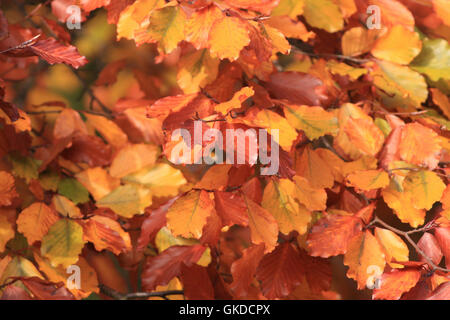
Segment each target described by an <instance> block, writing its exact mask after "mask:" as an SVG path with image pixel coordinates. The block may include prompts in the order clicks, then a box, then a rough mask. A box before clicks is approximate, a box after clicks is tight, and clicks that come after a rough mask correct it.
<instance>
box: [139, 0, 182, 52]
mask: <svg viewBox="0 0 450 320" xmlns="http://www.w3.org/2000/svg"><path fill="white" fill-rule="evenodd" d="M185 25H186V14H185V13H184V11H183V9H181V8H180V7H179V6H167V7H164V8H159V9H156V10H153V12H152V13H151V14H150V18H149V20H148V26H146V28H145V30H144V31H142V32H141V31H140V32H139V35H138V34H137V33H135V37H136V43H137V44H138V45H140V44H142V43H145V42H151V43H154V42H157V43H158V46H159V48H161V49H162V51H163V52H164V53H167V54H168V53H171V52H172V51H173V50H174V49H176V48H177V46H178V43H179V42H180V41H182V40H184V29H185Z"/></svg>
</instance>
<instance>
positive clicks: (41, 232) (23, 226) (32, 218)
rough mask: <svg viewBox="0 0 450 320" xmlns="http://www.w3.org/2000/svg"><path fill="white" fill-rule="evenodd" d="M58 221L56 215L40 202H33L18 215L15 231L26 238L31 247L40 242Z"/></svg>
mask: <svg viewBox="0 0 450 320" xmlns="http://www.w3.org/2000/svg"><path fill="white" fill-rule="evenodd" d="M58 220H59V217H58V215H57V214H56V213H55V212H54V211H53V210H52V209H51V208H50V207H48V206H47V205H46V204H44V203H42V202H35V203H33V204H32V205H30V206H29V207H27V208H25V209H24V210H22V212H21V213H20V215H19V218H18V219H17V230H18V231H19V232H20V233H22V234H23V235H24V236H25V237H26V238H27V241H28V244H29V245H30V246H31V245H33V243H35V242H36V241H41V240H42V238H43V237H44V236H45V235H46V234H47V232H48V230H49V229H50V227H51V226H52V225H53V224H54V223H55V222H56V221H58Z"/></svg>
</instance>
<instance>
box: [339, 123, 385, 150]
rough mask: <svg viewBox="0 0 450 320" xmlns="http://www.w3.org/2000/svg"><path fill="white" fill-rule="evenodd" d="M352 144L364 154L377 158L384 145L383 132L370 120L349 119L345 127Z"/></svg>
mask: <svg viewBox="0 0 450 320" xmlns="http://www.w3.org/2000/svg"><path fill="white" fill-rule="evenodd" d="M344 132H345V133H346V134H347V136H348V138H349V141H350V143H352V144H353V145H354V146H355V147H356V148H358V149H359V150H361V151H362V152H363V153H365V154H368V155H371V156H375V155H376V154H377V153H378V151H380V149H381V147H382V146H383V143H384V134H383V132H382V131H381V130H380V129H379V128H378V127H377V126H376V125H375V124H374V123H373V120H372V119H371V118H370V117H369V118H359V119H353V118H349V119H348V120H347V122H346V123H345V126H344Z"/></svg>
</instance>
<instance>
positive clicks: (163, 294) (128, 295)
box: [99, 284, 184, 300]
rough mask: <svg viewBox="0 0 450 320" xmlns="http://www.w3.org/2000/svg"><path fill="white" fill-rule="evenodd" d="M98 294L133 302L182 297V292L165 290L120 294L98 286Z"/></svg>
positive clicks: (101, 285)
mask: <svg viewBox="0 0 450 320" xmlns="http://www.w3.org/2000/svg"><path fill="white" fill-rule="evenodd" d="M99 287H100V292H101V293H103V294H104V295H107V296H109V297H111V298H114V299H116V300H133V299H148V298H151V297H159V298H163V299H166V300H169V299H168V298H167V296H171V295H180V294H181V295H183V294H184V292H183V290H167V291H158V292H132V293H126V294H125V293H121V292H118V291H116V290H114V289H112V288H110V287H107V286H105V285H104V284H100V285H99Z"/></svg>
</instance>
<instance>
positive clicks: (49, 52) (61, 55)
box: [30, 38, 88, 69]
mask: <svg viewBox="0 0 450 320" xmlns="http://www.w3.org/2000/svg"><path fill="white" fill-rule="evenodd" d="M30 49H31V51H32V52H33V53H34V54H35V55H37V56H39V57H41V58H42V59H44V60H45V61H47V62H48V63H50V64H55V63H65V64H68V65H71V66H72V67H74V68H75V69H78V68H79V67H82V66H84V65H85V64H86V63H87V62H88V61H87V59H86V58H85V57H84V56H81V55H80V54H79V53H78V50H77V48H75V47H74V46H71V45H69V46H66V45H64V44H62V43H59V42H57V41H56V40H55V39H54V38H48V39H45V40H39V41H37V42H36V43H35V44H33V45H32V46H30Z"/></svg>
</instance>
